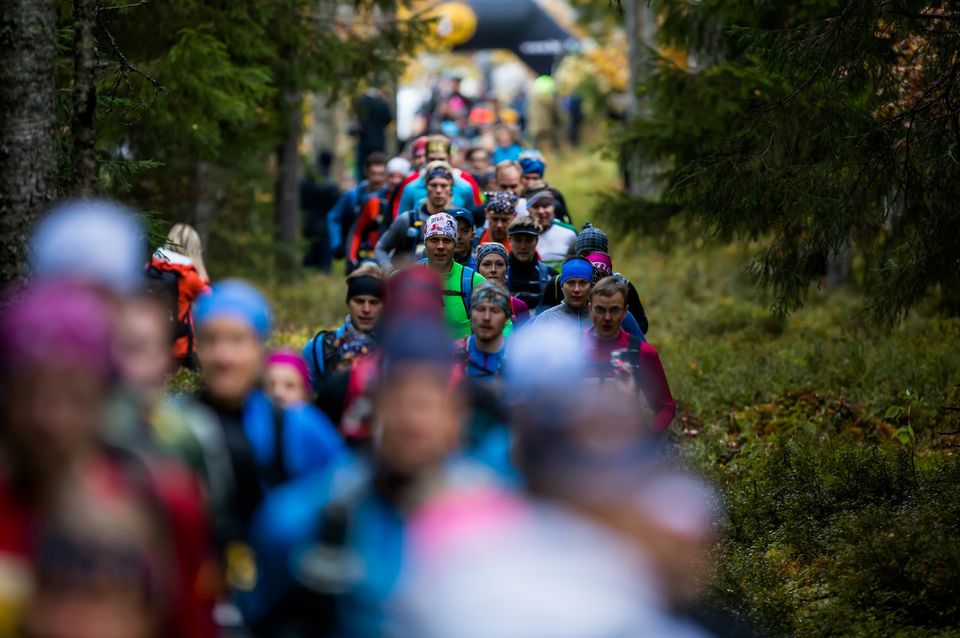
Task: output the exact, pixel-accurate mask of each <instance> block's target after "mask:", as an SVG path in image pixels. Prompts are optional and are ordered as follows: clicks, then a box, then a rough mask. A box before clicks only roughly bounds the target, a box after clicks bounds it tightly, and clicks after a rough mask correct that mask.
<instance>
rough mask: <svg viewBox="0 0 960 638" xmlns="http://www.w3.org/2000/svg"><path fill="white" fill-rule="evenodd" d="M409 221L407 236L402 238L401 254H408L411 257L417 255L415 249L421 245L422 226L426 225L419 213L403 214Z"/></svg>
mask: <svg viewBox="0 0 960 638" xmlns="http://www.w3.org/2000/svg"><path fill="white" fill-rule="evenodd" d="M404 215H407V216H408V217H409V219H410V222H409V227H408V228H407V235H406V237H404V238H403V246H402V249H403V252H408V253H410V254H411V255H416V254H417V248H419V247H420V245H421V244H423V225H424V224H425V223H426V220H425V219H423V218H422V216H421V215H420V213H419V212H417V211H410V212H408V213H404Z"/></svg>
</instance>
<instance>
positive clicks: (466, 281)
mask: <svg viewBox="0 0 960 638" xmlns="http://www.w3.org/2000/svg"><path fill="white" fill-rule="evenodd" d="M473 272H474V271H473V270H471V269H470V268H467V267H466V266H464V267H463V270H461V271H460V294H461V295H463V307H464V308H466V310H467V317H468V318H469V317H470V310H471V306H472V304H473Z"/></svg>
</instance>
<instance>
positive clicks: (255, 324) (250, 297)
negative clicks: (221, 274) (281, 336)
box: [193, 279, 270, 341]
mask: <svg viewBox="0 0 960 638" xmlns="http://www.w3.org/2000/svg"><path fill="white" fill-rule="evenodd" d="M220 317H230V318H232V319H237V320H239V321H242V322H244V323H246V324H247V325H249V326H250V327H251V328H253V330H254V332H256V333H257V336H258V337H259V338H260V339H261V340H262V341H266V340H267V337H269V336H270V304H268V303H267V300H266V299H264V298H263V295H261V294H260V292H259V291H258V290H257V289H256V288H254V287H253V286H251V285H250V284H248V283H247V282H245V281H240V280H239V279H228V280H226V281H221V282H220V283H217V284H215V285H214V286H213V289H212V290H211V291H210V292H209V293H207V294H205V295H203V296H201V297H200V298H199V299H197V301H196V303H194V304H193V320H194V322H195V323H196V325H197V327H198V328H202V327H203V325H204V324H205V323H207V322H208V321H210V320H211V319H217V318H220Z"/></svg>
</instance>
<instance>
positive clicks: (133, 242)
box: [30, 199, 146, 294]
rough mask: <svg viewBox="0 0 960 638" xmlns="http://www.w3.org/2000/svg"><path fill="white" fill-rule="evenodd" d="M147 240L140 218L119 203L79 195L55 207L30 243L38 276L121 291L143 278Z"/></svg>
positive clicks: (128, 289)
mask: <svg viewBox="0 0 960 638" xmlns="http://www.w3.org/2000/svg"><path fill="white" fill-rule="evenodd" d="M145 248H146V243H145V238H144V232H143V226H142V225H141V223H140V220H139V219H137V217H136V216H135V215H134V214H133V213H131V212H130V211H129V210H128V209H126V208H124V207H123V206H121V205H120V204H117V203H114V202H111V201H109V200H104V199H80V200H73V201H68V202H65V203H63V204H60V205H58V206H56V207H54V208H53V209H52V210H51V211H50V212H49V213H48V214H47V216H46V217H45V218H44V219H42V220H41V221H40V224H39V225H38V226H37V229H36V231H35V232H34V234H33V238H32V240H31V243H30V266H31V271H32V274H33V276H34V277H37V278H42V279H52V278H69V279H79V280H82V281H85V282H88V283H92V284H98V285H102V286H106V287H107V288H109V289H111V290H113V291H115V292H117V293H120V294H127V293H130V292H132V291H134V290H135V289H136V288H137V287H138V286H139V285H140V284H142V283H143V268H144V264H145V263H146V250H145Z"/></svg>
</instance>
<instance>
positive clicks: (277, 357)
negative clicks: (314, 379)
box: [267, 349, 312, 390]
mask: <svg viewBox="0 0 960 638" xmlns="http://www.w3.org/2000/svg"><path fill="white" fill-rule="evenodd" d="M272 365H288V366H292V367H293V369H294V370H296V371H297V372H298V373H300V376H301V377H302V378H303V386H304V387H305V388H307V390H309V389H310V388H311V387H312V385H311V384H310V373H309V372H308V371H307V364H306V362H305V361H304V360H303V357H301V356H300V355H299V354H297V353H296V352H294V351H293V350H286V349H284V350H273V351H271V352H270V354H268V355H267V366H268V367H269V366H272Z"/></svg>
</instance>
